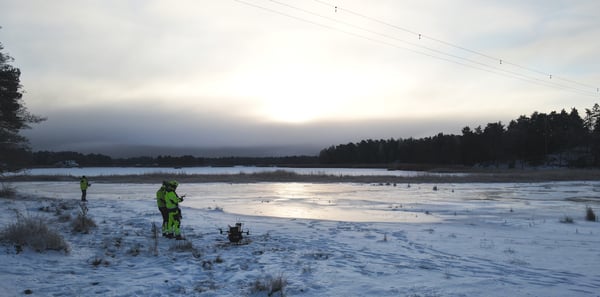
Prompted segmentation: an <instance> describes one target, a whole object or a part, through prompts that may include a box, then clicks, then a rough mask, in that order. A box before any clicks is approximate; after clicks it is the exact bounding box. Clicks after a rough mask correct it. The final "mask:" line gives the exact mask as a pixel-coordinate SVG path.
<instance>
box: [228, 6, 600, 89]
mask: <svg viewBox="0 0 600 297" xmlns="http://www.w3.org/2000/svg"><path fill="white" fill-rule="evenodd" d="M234 1H236V2H239V3H242V4H245V5H248V6H252V7H255V8H259V9H262V10H265V11H269V12H271V13H275V14H279V15H282V16H285V17H289V18H293V19H295V20H298V21H302V22H306V23H310V24H312V25H316V26H320V27H323V28H326V29H329V30H334V31H338V32H341V33H344V34H347V35H351V36H354V37H358V38H362V39H365V40H369V41H371V42H376V43H380V44H384V45H387V46H392V47H395V48H398V49H402V50H407V51H410V52H413V53H417V54H420V55H424V56H428V57H432V58H436V59H440V60H444V61H447V62H451V63H455V64H458V65H461V66H464V67H469V68H473V69H477V70H481V71H486V72H490V73H494V74H497V75H502V76H505V77H509V78H516V79H520V80H523V81H526V82H529V83H534V84H537V85H542V86H546V87H553V88H557V89H562V90H569V91H571V92H576V93H579V94H582V95H587V96H594V97H595V95H596V94H592V92H591V91H589V90H582V89H578V88H575V87H572V86H567V85H563V84H559V83H556V82H550V81H548V80H542V79H540V78H536V77H530V76H527V75H524V74H521V73H517V72H514V71H510V70H506V69H503V68H499V67H498V66H492V65H489V64H485V63H482V62H478V61H474V60H471V59H468V58H464V57H461V56H457V55H453V54H449V53H446V52H444V51H441V50H437V49H433V48H429V47H426V46H423V45H420V44H417V43H413V42H410V41H405V40H402V39H399V38H397V37H394V36H390V35H388V34H384V33H380V32H376V31H373V30H369V29H366V28H363V27H360V26H356V25H354V24H351V23H348V22H343V21H340V20H337V19H334V18H331V17H328V16H324V15H322V14H319V13H316V12H313V11H309V10H307V9H304V8H300V7H297V6H294V5H290V4H287V3H282V2H280V1H276V0H266V1H269V2H272V3H275V4H277V5H280V6H285V7H287V8H291V9H293V10H296V11H300V12H302V13H305V14H310V15H312V16H316V17H319V18H322V19H325V20H327V21H330V22H335V23H338V24H342V25H344V26H348V27H350V28H353V29H358V30H361V31H364V32H367V33H369V34H373V35H377V36H380V37H384V38H386V39H390V40H393V41H396V42H402V43H405V44H408V45H411V46H413V47H418V48H422V49H425V50H427V51H430V52H433V53H435V54H438V55H440V54H441V55H444V56H447V57H449V58H444V57H440V56H436V55H433V54H430V53H426V52H422V51H418V50H414V49H411V48H406V47H401V46H399V45H397V44H394V43H390V42H389V41H384V40H380V39H376V38H373V37H370V36H365V35H362V34H358V33H355V32H351V31H348V30H342V29H340V28H336V27H334V26H330V25H326V24H323V23H319V22H316V21H313V20H308V19H305V18H302V17H299V16H295V15H292V14H289V13H285V12H282V11H279V10H276V9H272V8H268V7H264V6H261V5H257V4H254V3H249V2H247V1H243V0H234ZM314 1H316V2H318V3H321V4H323V5H327V6H330V7H331V8H334V9H335V12H337V11H338V10H339V11H341V10H342V8H341V7H339V6H333V5H330V4H327V3H325V2H323V1H320V0H314ZM344 11H346V12H350V13H351V14H353V15H357V16H360V17H362V18H365V19H368V20H370V21H374V22H377V23H381V24H384V25H386V26H390V27H393V28H395V29H398V30H402V31H404V32H408V33H411V34H415V35H417V36H418V37H419V39H421V38H424V37H426V36H425V35H423V34H419V33H416V32H414V31H411V30H409V29H405V28H402V27H399V26H396V25H392V24H389V23H386V22H383V21H380V20H377V19H374V18H371V17H368V16H364V15H362V14H359V13H355V12H352V11H350V10H347V9H344ZM427 38H428V39H430V40H433V41H435V42H438V43H442V44H444V45H447V46H451V47H454V48H457V49H460V50H463V51H467V52H470V53H473V54H476V55H479V56H482V57H485V58H488V59H492V60H497V61H499V63H500V64H503V63H506V64H509V65H513V66H516V67H517V68H521V69H524V70H528V71H530V72H535V73H538V74H542V75H544V76H548V77H549V78H550V79H552V77H553V76H552V75H551V74H546V73H544V72H541V71H537V70H533V69H529V68H526V67H523V66H520V65H518V64H514V63H511V62H506V61H504V60H502V59H497V58H494V57H492V56H489V55H486V54H483V53H480V52H477V51H474V50H470V49H467V48H465V47H461V46H457V45H454V44H452V43H449V42H446V41H443V40H440V39H435V38H431V37H428V36H427ZM454 59H458V60H463V61H464V62H461V61H456V60H454ZM465 62H467V63H468V64H467V63H465ZM482 67H484V68H482ZM557 79H558V78H557ZM561 80H564V81H568V82H571V83H575V84H579V85H583V86H586V87H591V86H589V85H585V84H581V83H578V82H575V81H569V80H566V79H561ZM599 91H600V90H599V89H598V88H596V93H598V92H599Z"/></svg>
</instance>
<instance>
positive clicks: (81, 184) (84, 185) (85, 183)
mask: <svg viewBox="0 0 600 297" xmlns="http://www.w3.org/2000/svg"><path fill="white" fill-rule="evenodd" d="M89 186H90V183H89V182H88V180H87V178H82V179H81V180H80V181H79V187H80V188H81V190H87V188H88V187H89Z"/></svg>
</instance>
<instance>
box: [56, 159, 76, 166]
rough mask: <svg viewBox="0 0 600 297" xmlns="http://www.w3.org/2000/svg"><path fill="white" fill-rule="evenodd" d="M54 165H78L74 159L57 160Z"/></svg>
mask: <svg viewBox="0 0 600 297" xmlns="http://www.w3.org/2000/svg"><path fill="white" fill-rule="evenodd" d="M54 165H56V167H79V164H78V163H77V162H75V160H64V161H60V162H57V163H56V164H54Z"/></svg>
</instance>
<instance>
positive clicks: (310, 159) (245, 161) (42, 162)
mask: <svg viewBox="0 0 600 297" xmlns="http://www.w3.org/2000/svg"><path fill="white" fill-rule="evenodd" d="M317 162H318V158H317V157H316V156H289V157H221V158H203V157H195V156H191V155H184V156H169V155H166V156H163V155H160V156H157V157H131V158H111V157H110V156H107V155H102V154H82V153H78V152H70V151H67V152H50V151H39V152H34V153H32V155H31V163H32V165H33V166H35V167H55V166H67V167H68V166H81V167H91V166H98V167H104V166H126V167H129V166H134V167H135V166H141V167H149V166H157V167H191V166H215V167H217V166H236V165H240V166H286V165H294V166H302V165H306V166H309V165H313V164H316V163H317Z"/></svg>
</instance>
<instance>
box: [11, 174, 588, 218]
mask: <svg viewBox="0 0 600 297" xmlns="http://www.w3.org/2000/svg"><path fill="white" fill-rule="evenodd" d="M91 182H92V187H91V188H90V189H89V190H88V199H91V200H93V199H109V200H110V199H127V200H129V199H133V200H147V201H148V203H149V204H153V203H155V202H154V199H155V198H154V197H155V193H156V190H158V188H159V187H160V185H158V184H156V185H155V184H113V183H108V184H105V183H94V182H93V179H91ZM14 184H15V186H17V187H18V190H19V191H20V192H24V193H31V194H36V195H42V196H47V197H50V198H53V197H57V198H58V197H62V198H72V199H78V198H79V196H80V191H79V183H78V182H53V183H47V182H19V183H14ZM434 186H436V185H433V184H413V185H408V184H399V185H396V186H392V185H388V186H386V185H378V184H352V183H339V184H313V183H250V184H227V183H183V184H181V185H180V186H179V188H178V193H179V194H180V195H184V194H185V195H186V198H185V201H184V202H183V203H182V204H181V206H182V207H184V208H185V207H191V208H197V209H209V208H210V209H215V208H216V209H223V210H224V211H225V212H228V213H232V214H239V215H251V216H265V217H284V218H302V219H319V220H334V221H353V222H436V221H441V220H445V219H459V218H461V217H462V216H467V215H469V216H470V215H472V214H473V213H477V214H478V215H479V216H488V215H489V216H495V215H498V214H500V213H510V212H512V211H515V210H521V211H523V210H528V211H530V212H533V213H535V211H536V209H540V208H543V209H545V214H549V215H551V216H554V217H560V216H563V215H564V214H566V213H569V212H570V211H574V212H581V208H582V206H581V205H580V204H581V203H566V202H567V201H583V203H585V201H589V202H590V203H600V194H599V192H600V182H548V183H523V184H520V183H493V184H478V183H464V184H463V183H460V184H442V185H437V186H436V188H437V190H434V189H433V187H434ZM575 208H577V210H575Z"/></svg>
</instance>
